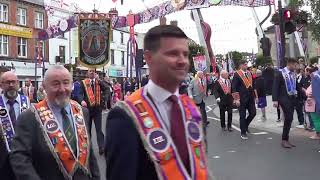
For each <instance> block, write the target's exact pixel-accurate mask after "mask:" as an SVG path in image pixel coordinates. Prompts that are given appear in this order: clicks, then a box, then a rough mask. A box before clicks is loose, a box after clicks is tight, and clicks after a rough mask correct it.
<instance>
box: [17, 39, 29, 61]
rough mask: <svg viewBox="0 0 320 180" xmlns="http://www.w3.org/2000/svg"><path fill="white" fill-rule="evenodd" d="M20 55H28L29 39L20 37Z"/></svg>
mask: <svg viewBox="0 0 320 180" xmlns="http://www.w3.org/2000/svg"><path fill="white" fill-rule="evenodd" d="M18 57H24V58H26V57H27V39H26V38H18Z"/></svg>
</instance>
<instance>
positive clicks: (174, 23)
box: [170, 21, 178, 26]
mask: <svg viewBox="0 0 320 180" xmlns="http://www.w3.org/2000/svg"><path fill="white" fill-rule="evenodd" d="M170 25H173V26H178V21H170Z"/></svg>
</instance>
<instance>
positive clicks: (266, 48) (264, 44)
mask: <svg viewBox="0 0 320 180" xmlns="http://www.w3.org/2000/svg"><path fill="white" fill-rule="evenodd" d="M260 48H261V49H262V53H263V56H264V57H270V56H271V53H270V51H271V42H270V39H269V38H267V37H263V38H261V39H260Z"/></svg>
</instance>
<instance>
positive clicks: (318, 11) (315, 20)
mask: <svg viewBox="0 0 320 180" xmlns="http://www.w3.org/2000/svg"><path fill="white" fill-rule="evenodd" d="M309 3H310V5H311V11H312V18H311V20H310V23H309V28H310V30H311V32H312V37H313V39H314V40H315V41H318V42H320V1H319V0H311V1H309Z"/></svg>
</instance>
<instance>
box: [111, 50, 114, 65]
mask: <svg viewBox="0 0 320 180" xmlns="http://www.w3.org/2000/svg"><path fill="white" fill-rule="evenodd" d="M111 64H112V65H113V64H114V50H113V49H111Z"/></svg>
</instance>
